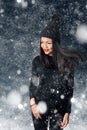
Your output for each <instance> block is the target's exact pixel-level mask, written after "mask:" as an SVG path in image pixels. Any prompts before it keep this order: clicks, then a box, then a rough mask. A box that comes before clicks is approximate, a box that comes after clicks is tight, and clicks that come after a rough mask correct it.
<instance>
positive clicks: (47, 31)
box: [40, 14, 63, 43]
mask: <svg viewBox="0 0 87 130" xmlns="http://www.w3.org/2000/svg"><path fill="white" fill-rule="evenodd" d="M62 21H63V20H62V18H61V16H60V15H59V14H54V15H53V16H52V18H51V20H50V21H49V23H48V24H47V25H46V27H45V28H44V29H43V30H42V31H41V34H40V38H41V37H47V38H52V39H54V40H56V41H58V42H59V43H60V29H61V28H60V27H61V25H62Z"/></svg>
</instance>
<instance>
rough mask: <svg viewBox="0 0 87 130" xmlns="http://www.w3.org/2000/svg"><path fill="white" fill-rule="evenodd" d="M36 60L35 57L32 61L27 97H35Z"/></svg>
mask: <svg viewBox="0 0 87 130" xmlns="http://www.w3.org/2000/svg"><path fill="white" fill-rule="evenodd" d="M36 63H37V61H36V58H34V59H33V61H32V69H31V80H30V85H29V97H30V99H31V98H36V95H35V94H36V84H37V65H36Z"/></svg>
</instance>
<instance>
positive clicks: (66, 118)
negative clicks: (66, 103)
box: [61, 113, 69, 128]
mask: <svg viewBox="0 0 87 130" xmlns="http://www.w3.org/2000/svg"><path fill="white" fill-rule="evenodd" d="M68 123H69V113H65V115H64V117H63V121H62V122H61V128H65V127H66V126H67V125H68Z"/></svg>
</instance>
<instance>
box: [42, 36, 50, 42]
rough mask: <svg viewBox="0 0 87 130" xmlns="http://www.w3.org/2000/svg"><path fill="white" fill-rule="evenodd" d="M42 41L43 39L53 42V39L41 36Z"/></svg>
mask: <svg viewBox="0 0 87 130" xmlns="http://www.w3.org/2000/svg"><path fill="white" fill-rule="evenodd" d="M41 41H43V42H52V39H51V38H47V37H41Z"/></svg>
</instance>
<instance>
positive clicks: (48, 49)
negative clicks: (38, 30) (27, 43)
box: [40, 37, 53, 56]
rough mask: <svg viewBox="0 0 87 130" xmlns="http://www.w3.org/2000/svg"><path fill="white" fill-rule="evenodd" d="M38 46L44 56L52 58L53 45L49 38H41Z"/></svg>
mask: <svg viewBox="0 0 87 130" xmlns="http://www.w3.org/2000/svg"><path fill="white" fill-rule="evenodd" d="M40 46H41V48H42V49H43V51H44V53H45V54H46V55H50V56H52V48H53V43H52V39H51V38H47V37H41V44H40Z"/></svg>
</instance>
